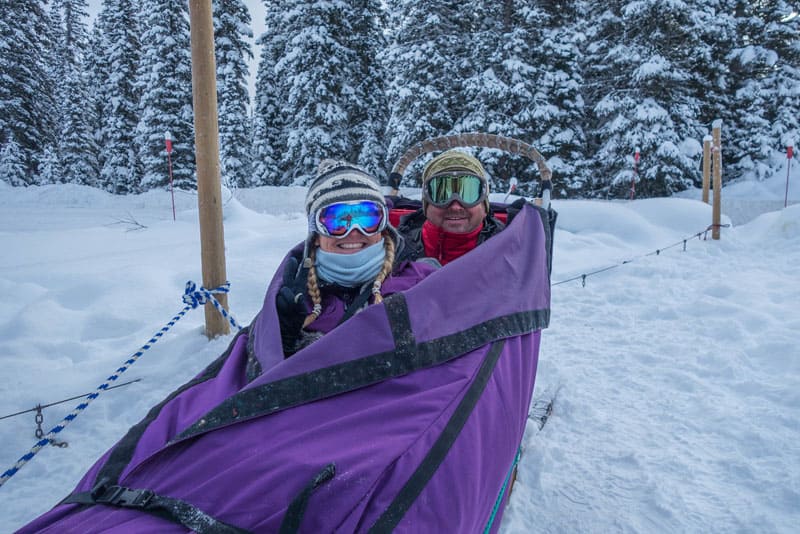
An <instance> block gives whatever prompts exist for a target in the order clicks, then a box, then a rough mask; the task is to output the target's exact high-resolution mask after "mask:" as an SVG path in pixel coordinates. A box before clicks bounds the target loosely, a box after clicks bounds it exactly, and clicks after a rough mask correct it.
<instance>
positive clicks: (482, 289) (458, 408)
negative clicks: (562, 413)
mask: <svg viewBox="0 0 800 534" xmlns="http://www.w3.org/2000/svg"><path fill="white" fill-rule="evenodd" d="M543 213H544V212H542V211H541V210H538V209H536V208H533V207H530V206H528V207H526V208H524V209H523V210H522V211H521V212H520V213H519V215H517V216H516V217H515V218H514V220H513V222H512V224H510V225H509V227H508V228H507V229H506V230H504V231H503V232H502V233H500V234H498V235H497V236H495V237H493V238H491V239H490V240H488V241H487V242H486V243H484V244H482V245H481V246H480V247H478V248H476V249H475V250H474V251H472V252H470V253H469V254H466V255H465V256H463V257H462V258H460V259H458V260H456V261H453V262H451V263H450V264H448V265H447V266H445V267H443V268H442V269H439V270H437V271H435V272H434V273H432V274H431V275H429V276H428V277H427V278H425V279H424V280H422V281H421V282H420V283H419V284H417V285H416V286H414V287H413V288H410V289H408V290H407V291H404V292H402V293H397V294H395V295H394V296H392V297H389V298H387V299H386V300H385V301H384V302H383V303H382V304H377V305H373V306H370V307H369V308H367V309H365V310H364V311H362V312H360V313H358V314H357V315H355V316H354V317H352V318H351V319H349V320H348V321H347V322H345V323H343V324H342V325H340V326H339V327H337V328H336V329H334V330H333V331H331V332H330V333H329V334H327V335H326V336H324V337H323V338H321V339H320V340H318V341H317V342H315V343H314V344H312V345H310V346H308V347H306V348H304V349H302V350H301V351H299V352H297V353H296V354H295V355H293V356H292V357H291V358H289V359H283V355H282V351H281V348H280V335H279V332H278V321H277V318H276V316H275V306H274V302H275V293H276V291H277V290H278V286H279V284H280V280H281V279H282V275H281V271H282V267H281V268H279V269H278V272H277V273H276V275H275V277H274V278H273V281H272V283H271V284H270V286H269V288H268V290H267V294H266V297H265V300H264V303H265V304H264V307H263V308H262V310H261V312H260V314H259V316H258V317H257V318H256V320H255V321H254V322H253V324H252V325H251V327H250V329H249V330H247V331H243V333H241V334H240V335H238V336H237V337H236V338H235V339H234V341H233V342H232V343H231V345H230V347H229V348H228V351H227V352H226V353H225V354H223V355H222V356H221V357H220V358H219V359H218V360H217V361H215V362H214V363H212V364H211V365H210V366H209V367H208V368H207V369H206V370H205V371H203V373H201V374H200V375H198V377H197V378H195V379H194V380H192V381H191V382H189V383H188V384H186V385H184V386H182V387H181V388H180V389H179V390H178V391H176V392H175V393H173V394H172V395H171V396H170V397H168V398H167V399H165V400H164V401H163V402H162V403H161V404H159V405H158V406H156V407H154V408H153V409H152V410H151V412H150V413H149V414H148V416H147V417H146V418H145V419H144V420H143V421H141V422H140V423H138V424H137V425H136V426H134V427H133V428H131V430H130V431H129V432H128V434H127V435H126V436H125V437H123V438H122V440H120V442H119V443H117V445H115V446H114V447H113V448H112V449H111V450H110V451H108V452H107V453H106V454H105V455H104V456H103V457H102V458H100V459H99V460H98V461H97V463H96V464H95V465H94V466H93V467H92V468H91V469H90V470H89V472H88V473H87V474H86V475H85V476H84V478H83V479H82V480H81V481H80V483H79V484H78V486H77V487H76V489H75V491H74V492H73V493H72V494H71V495H70V496H69V497H67V498H66V499H65V501H64V502H62V503H61V504H59V505H57V506H56V507H54V508H53V509H52V510H51V511H49V512H47V513H46V514H44V515H42V516H41V517H39V518H38V519H36V520H34V521H33V522H31V523H30V524H28V525H27V526H25V527H23V528H22V529H21V530H20V531H19V532H25V533H28V532H58V533H81V534H86V533H92V532H136V533H142V532H159V533H161V532H164V533H167V532H187V531H190V530H193V531H197V532H220V533H222V532H294V531H299V532H309V533H311V532H313V533H320V532H343V533H345V532H346V533H349V532H391V531H394V532H479V531H484V529H486V528H487V527H488V528H489V530H490V531H492V532H495V531H496V530H497V528H498V527H499V524H500V516H501V514H502V509H503V504H504V502H505V499H506V495H503V488H504V487H505V486H504V482H505V480H506V477H507V475H508V472H509V469H510V467H511V465H512V463H513V461H514V458H515V455H516V452H517V449H518V447H519V444H520V442H521V439H522V434H523V431H524V429H525V422H526V419H527V413H528V408H529V404H530V400H531V395H532V393H533V385H534V378H535V375H536V365H537V359H538V351H539V340H540V330H541V329H542V328H544V327H546V326H547V323H548V321H549V305H550V282H549V273H548V269H547V254H546V250H547V248H546V247H547V244H546V242H545V241H546V231H545V229H544V226H543V224H542V220H543V217H544V216H545V215H543ZM248 358H249V359H250V360H251V362H250V363H251V364H252V359H253V358H255V359H257V360H258V363H259V364H260V368H261V369H263V372H262V373H261V374H260V375H259V376H257V377H256V378H255V379H253V380H250V381H249V380H248V375H247V369H248ZM498 503H499V507H498ZM495 510H497V513H496V515H495V513H494V512H495Z"/></svg>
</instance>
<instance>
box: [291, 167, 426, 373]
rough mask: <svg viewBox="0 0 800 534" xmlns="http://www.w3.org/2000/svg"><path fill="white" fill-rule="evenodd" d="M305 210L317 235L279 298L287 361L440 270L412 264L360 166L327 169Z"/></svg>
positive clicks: (294, 263) (295, 259) (296, 260)
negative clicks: (372, 305)
mask: <svg viewBox="0 0 800 534" xmlns="http://www.w3.org/2000/svg"><path fill="white" fill-rule="evenodd" d="M305 207H306V215H307V217H308V227H309V234H308V237H307V239H306V241H305V244H304V246H303V249H302V254H301V250H300V248H299V247H298V249H297V250H296V251H295V253H293V254H292V255H291V256H290V258H289V259H288V260H287V263H286V265H285V268H284V275H283V276H284V285H283V287H282V288H281V290H280V291H279V293H278V296H277V299H276V306H277V309H278V319H279V321H280V326H281V339H282V341H283V348H284V353H285V354H286V356H287V357H288V356H290V355H292V354H294V353H295V352H297V351H298V350H300V349H302V348H303V347H305V346H308V345H309V344H311V342H313V341H315V340H316V339H317V338H318V337H319V336H320V335H322V334H324V333H327V332H329V331H330V330H332V329H333V328H334V327H336V326H337V325H338V324H340V323H342V322H343V321H345V320H346V319H347V318H348V317H350V316H352V315H353V314H354V313H356V312H357V311H359V310H361V309H362V308H364V307H366V306H368V305H369V303H370V300H371V301H372V302H373V303H377V302H382V300H383V298H384V296H388V295H390V294H392V293H395V292H397V291H402V290H403V289H408V288H409V287H411V286H413V285H415V284H416V283H417V282H418V281H419V280H421V279H422V278H424V277H425V276H427V275H428V274H429V273H430V272H431V271H433V270H434V269H435V267H434V266H432V265H431V264H429V263H411V262H409V261H407V257H406V249H405V246H404V244H403V239H402V238H401V237H400V236H399V234H397V232H396V231H395V230H394V229H393V228H392V227H391V226H390V225H389V224H388V221H389V216H388V210H387V206H386V199H385V198H384V196H383V193H382V192H381V189H380V186H379V185H378V182H377V180H375V178H373V177H372V176H370V175H369V174H368V173H367V172H366V171H365V170H364V169H362V168H360V167H357V166H356V165H353V164H350V163H347V162H343V161H333V160H324V161H323V162H322V163H320V165H319V168H318V169H317V176H316V178H315V179H314V181H313V182H312V183H311V185H310V186H309V188H308V193H307V195H306V202H305ZM390 275H391V276H390Z"/></svg>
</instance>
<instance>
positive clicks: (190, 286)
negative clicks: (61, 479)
mask: <svg viewBox="0 0 800 534" xmlns="http://www.w3.org/2000/svg"><path fill="white" fill-rule="evenodd" d="M229 291H230V283H229V282H225V284H223V285H221V286H219V287H217V288H214V289H206V288H204V287H202V286H201V287H200V288H199V289H198V288H197V284H195V283H194V282H192V281H189V282H186V288H185V290H184V293H183V302H184V303H185V304H186V306H184V308H183V309H182V310H181V311H180V312H178V314H177V315H175V316H174V317H173V318H172V320H170V321H169V322H168V323H167V324H166V326H164V327H163V328H161V330H159V331H158V332H156V334H155V335H154V336H153V337H151V338H150V339H149V340H148V341H147V343H145V344H144V345H142V348H140V349H139V350H138V351H137V352H136V353H135V354H134V355H133V356H131V357H130V358H128V359H127V360H126V361H125V363H124V364H122V366H121V367H119V368H118V369H117V370H116V371H115V372H114V374H113V375H111V376H109V377H108V378H107V379H106V381H105V382H104V383H103V384H100V385H99V386H98V387H97V389H96V390H95V391H94V392H92V393H90V394H89V395H87V396H86V399H85V400H84V401H83V402H81V403H80V404H78V405H77V406H76V407H75V409H74V410H72V412H70V413H69V414H68V415H67V416H66V417H64V419H62V420H61V422H60V423H58V424H57V425H56V426H54V427H53V428H52V429H51V430H50V432H48V433H47V435H46V436H44V437H43V438H42V439H40V440H39V441H37V442H36V444H35V445H34V446H33V447H32V448H31V450H30V451H28V452H27V453H26V454H24V455H23V456H22V457H21V458H20V459H19V460H17V463H15V464H14V465H13V466H12V467H11V468H10V469H8V470H6V472H4V473H3V474H2V475H1V476H0V487H2V486H3V484H5V483H6V481H7V480H8V479H9V478H11V477H12V476H14V475H15V474H16V473H17V471H19V470H20V468H22V466H24V465H25V464H26V463H28V462H29V461H30V460H31V459H32V458H33V457H34V456H36V454H37V453H38V452H39V451H40V450H42V449H43V448H44V447H46V446H47V445H48V444H50V442H51V441H54V440H55V438H56V436H58V435H59V434H60V433H61V431H62V430H64V428H66V426H67V425H68V424H70V423H71V422H72V421H73V420H74V419H75V418H76V417H77V416H78V414H80V413H81V412H82V411H83V410H85V409H86V408H87V407H88V406H89V403H91V402H92V401H93V400H94V399H96V398H97V397H99V396H100V393H101V392H103V391H105V390H106V389H108V387H109V385H110V384H111V382H114V381H115V380H117V378H119V376H120V375H121V374H122V373H124V372H125V371H126V370H127V369H128V367H130V366H131V365H132V364H133V363H134V362H135V361H136V360H138V359H139V356H141V355H142V354H144V352H145V351H146V350H148V349H149V348H150V347H152V346H153V345H154V344H155V343H156V342H157V341H158V340H159V339H160V338H161V336H163V335H164V334H165V333H166V332H167V331H168V330H169V329H170V328H172V327H173V326H174V325H175V323H177V322H178V321H180V320H181V319H182V318H183V316H184V315H186V312H188V311H189V310H191V309H194V308H197V307H198V306H199V305H201V304H205V303H206V302H211V304H213V305H214V307H215V308H216V309H217V310H218V311H219V312H220V313H221V314H222V316H223V317H225V319H227V320H228V321H229V322H230V323H231V325H232V326H233V327H234V328H237V329H239V330H241V329H242V327H241V326H239V324H238V323H237V322H236V320H235V319H234V318H233V317H232V316H231V315H230V314H229V313H228V312H227V310H225V308H223V307H222V305H221V304H220V303H219V302H218V301H217V299H216V298H214V294H215V293H228V292H229Z"/></svg>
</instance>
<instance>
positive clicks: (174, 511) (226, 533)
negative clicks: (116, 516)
mask: <svg viewBox="0 0 800 534" xmlns="http://www.w3.org/2000/svg"><path fill="white" fill-rule="evenodd" d="M62 504H85V505H90V506H91V505H104V506H115V507H118V508H130V509H134V510H140V511H141V512H144V513H146V514H149V515H152V516H155V517H160V518H161V519H165V520H167V521H171V522H173V523H177V524H179V525H182V526H184V527H186V528H188V529H189V530H193V531H195V532H197V533H198V534H248V533H249V531H247V530H244V529H241V528H239V527H235V526H233V525H229V524H227V523H225V522H223V521H219V520H217V519H214V518H213V517H211V516H210V515H208V514H206V513H205V512H203V511H202V510H200V509H199V508H197V507H196V506H195V505H193V504H191V503H188V502H186V501H182V500H180V499H175V498H173V497H167V496H164V495H159V494H157V493H154V492H152V491H150V490H146V489H133V488H126V487H123V486H101V487H99V488H96V489H94V490H92V491H86V492H82V493H73V494H72V495H70V496H69V497H67V498H66V499H64V500H63V501H62Z"/></svg>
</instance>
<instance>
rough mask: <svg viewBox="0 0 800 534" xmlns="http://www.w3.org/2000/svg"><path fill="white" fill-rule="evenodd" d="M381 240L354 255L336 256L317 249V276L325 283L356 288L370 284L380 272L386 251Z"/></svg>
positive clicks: (334, 253)
mask: <svg viewBox="0 0 800 534" xmlns="http://www.w3.org/2000/svg"><path fill="white" fill-rule="evenodd" d="M383 241H384V240H383V238H381V240H380V241H378V242H377V243H375V244H374V245H370V246H368V247H367V248H365V249H362V250H359V251H358V252H356V253H355V254H337V253H336V252H325V251H324V250H322V249H321V248H318V249H317V261H316V267H317V275H318V276H319V277H320V278H322V279H323V280H325V281H326V282H333V283H334V284H339V285H340V286H344V287H356V286H360V285H362V284H364V283H366V282H371V281H373V280H374V279H375V277H376V276H378V273H379V272H381V267H382V266H383V260H384V258H385V257H386V250H385V249H384V248H383Z"/></svg>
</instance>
